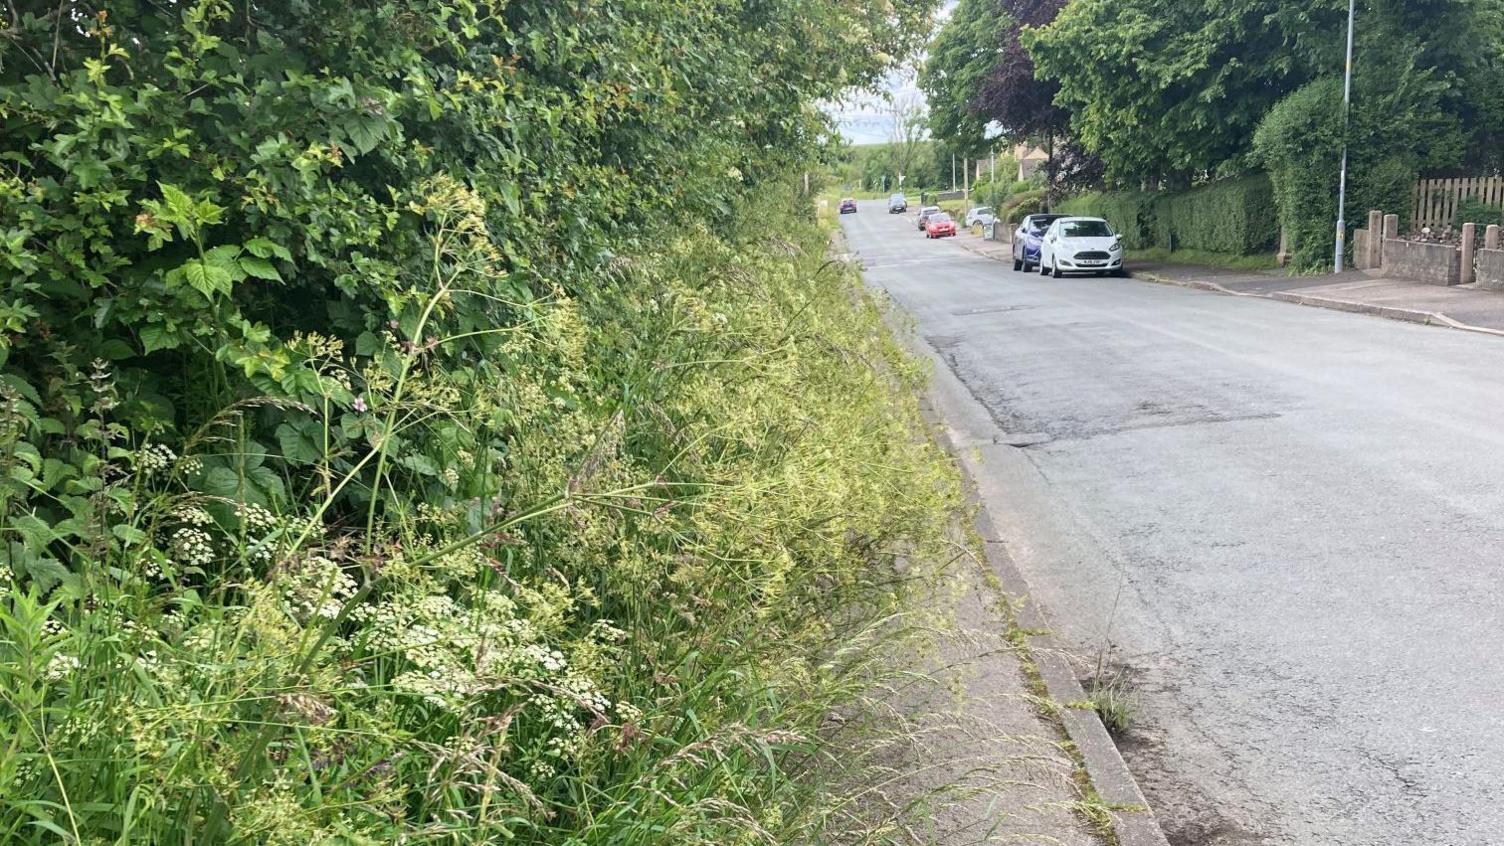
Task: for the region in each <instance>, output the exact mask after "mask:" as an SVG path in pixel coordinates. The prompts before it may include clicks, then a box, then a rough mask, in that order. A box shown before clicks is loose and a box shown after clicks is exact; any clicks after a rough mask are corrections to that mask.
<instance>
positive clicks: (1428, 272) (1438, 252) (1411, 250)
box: [1379, 238, 1462, 285]
mask: <svg viewBox="0 0 1504 846" xmlns="http://www.w3.org/2000/svg"><path fill="white" fill-rule="evenodd" d="M1461 267H1462V264H1461V259H1460V258H1459V257H1458V252H1457V248H1456V247H1453V246H1451V245H1448V244H1432V243H1428V242H1425V241H1403V240H1400V239H1399V238H1385V239H1384V262H1383V267H1382V268H1380V270H1379V275H1380V276H1394V277H1399V278H1404V279H1414V280H1417V281H1419V282H1425V283H1427V284H1430V285H1456V284H1457V282H1458V280H1459V278H1460V277H1461Z"/></svg>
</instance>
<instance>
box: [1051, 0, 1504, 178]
mask: <svg viewBox="0 0 1504 846" xmlns="http://www.w3.org/2000/svg"><path fill="white" fill-rule="evenodd" d="M1346 18H1347V3H1346V2H1345V0H1314V2H1313V1H1312V0H1305V2H1291V0H1216V2H1211V0H1076V2H1073V3H1071V4H1069V5H1068V6H1066V8H1065V9H1064V10H1063V11H1061V13H1060V15H1059V17H1058V18H1056V19H1055V20H1054V22H1053V23H1051V24H1049V25H1048V26H1044V27H1041V28H1036V29H1031V30H1028V31H1026V33H1025V34H1024V36H1023V39H1022V41H1023V44H1024V46H1025V47H1026V48H1027V50H1028V52H1029V54H1030V55H1031V56H1032V57H1033V60H1034V62H1035V63H1036V65H1037V67H1038V71H1039V73H1040V74H1041V75H1042V76H1044V77H1046V78H1048V79H1051V80H1054V81H1056V82H1058V84H1059V86H1060V88H1059V94H1058V96H1056V98H1055V100H1054V102H1055V104H1056V105H1058V106H1061V107H1064V108H1065V109H1067V110H1069V112H1070V114H1071V127H1072V131H1073V132H1074V133H1075V135H1076V136H1077V137H1078V138H1079V139H1080V141H1081V143H1082V145H1083V146H1084V147H1085V148H1086V149H1087V150H1088V151H1091V152H1093V153H1096V154H1098V155H1100V156H1101V157H1102V158H1103V159H1104V160H1105V161H1106V163H1107V169H1108V175H1109V176H1111V177H1114V178H1116V179H1118V180H1119V181H1126V182H1136V181H1139V180H1147V181H1161V180H1164V181H1168V182H1169V183H1170V184H1172V185H1173V184H1185V183H1187V182H1189V181H1191V180H1192V179H1195V178H1200V177H1202V176H1204V175H1207V174H1212V173H1226V172H1241V171H1244V170H1247V169H1249V168H1250V167H1251V166H1253V162H1252V161H1251V160H1250V159H1249V152H1250V143H1251V139H1252V137H1253V132H1254V129H1255V128H1256V127H1257V126H1258V125H1259V122H1260V121H1261V120H1262V119H1263V118H1264V116H1265V115H1266V114H1267V113H1268V112H1269V110H1270V109H1271V108H1272V107H1273V106H1274V104H1275V103H1277V102H1279V101H1280V100H1281V99H1282V98H1283V97H1285V96H1286V95H1288V94H1290V93H1291V92H1293V91H1295V90H1296V89H1298V88H1300V87H1301V86H1303V85H1305V84H1307V83H1309V82H1311V81H1312V80H1314V79H1318V78H1320V77H1323V76H1326V75H1329V74H1333V73H1340V72H1341V68H1342V64H1343V50H1344V47H1345V44H1344V42H1345V32H1346ZM1501 18H1504V14H1501V11H1500V4H1499V2H1498V0H1413V2H1397V0H1365V2H1361V3H1360V5H1359V10H1358V20H1359V27H1358V32H1359V33H1360V39H1361V43H1360V46H1359V52H1358V56H1357V62H1356V65H1357V66H1358V67H1360V68H1361V67H1363V66H1364V65H1368V66H1371V67H1373V68H1376V69H1384V68H1389V67H1393V66H1394V62H1395V61H1396V60H1397V59H1399V58H1402V54H1403V53H1404V52H1405V51H1406V50H1409V49H1410V48H1411V47H1415V48H1416V49H1417V50H1418V53H1417V57H1418V58H1417V67H1418V68H1421V69H1425V68H1430V69H1434V70H1435V71H1436V73H1437V77H1436V78H1437V79H1438V80H1442V81H1445V80H1450V81H1451V84H1449V85H1448V86H1447V87H1446V90H1444V91H1442V92H1440V97H1441V102H1442V104H1443V106H1444V108H1445V109H1446V110H1447V111H1448V112H1451V113H1453V114H1457V115H1458V116H1459V117H1460V118H1462V119H1463V122H1464V126H1465V127H1466V128H1467V129H1468V131H1470V132H1475V133H1483V134H1482V135H1479V137H1480V139H1481V138H1483V137H1486V136H1487V133H1489V132H1493V133H1497V132H1498V129H1499V126H1500V118H1501V117H1504V114H1501V112H1504V110H1500V109H1498V108H1497V107H1496V106H1495V105H1494V104H1493V103H1491V102H1490V101H1491V100H1496V99H1497V98H1487V97H1479V96H1477V93H1478V92H1479V91H1484V90H1490V88H1489V86H1490V85H1497V84H1498V82H1499V74H1500V68H1501V66H1504V63H1501V62H1500V50H1501V43H1504V39H1501V37H1500V27H1501V24H1500V20H1501ZM1365 33H1367V34H1369V35H1370V36H1377V35H1378V34H1379V33H1385V34H1386V35H1385V37H1383V38H1379V37H1367V38H1365V37H1364V34H1365ZM1390 36H1393V37H1390Z"/></svg>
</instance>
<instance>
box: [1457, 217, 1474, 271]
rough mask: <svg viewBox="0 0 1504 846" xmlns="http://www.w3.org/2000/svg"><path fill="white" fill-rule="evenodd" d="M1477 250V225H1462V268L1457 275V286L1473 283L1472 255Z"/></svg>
mask: <svg viewBox="0 0 1504 846" xmlns="http://www.w3.org/2000/svg"><path fill="white" fill-rule="evenodd" d="M1477 248H1478V224H1476V223H1464V224H1462V267H1461V268H1460V270H1461V273H1460V274H1459V275H1458V278H1457V284H1459V285H1470V284H1472V282H1473V278H1474V277H1473V253H1474V252H1475V251H1476V250H1477Z"/></svg>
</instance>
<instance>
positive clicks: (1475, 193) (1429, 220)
mask: <svg viewBox="0 0 1504 846" xmlns="http://www.w3.org/2000/svg"><path fill="white" fill-rule="evenodd" d="M1468 198H1473V199H1477V200H1481V201H1483V202H1485V203H1488V204H1490V205H1495V206H1498V205H1504V177H1500V176H1478V177H1468V178H1459V179H1422V180H1419V181H1417V182H1416V183H1415V191H1414V192H1413V194H1412V198H1411V199H1412V202H1411V206H1410V225H1411V227H1413V228H1415V229H1419V228H1421V227H1422V226H1429V227H1431V228H1432V229H1433V230H1436V231H1438V232H1439V231H1440V230H1442V229H1444V228H1446V227H1448V226H1451V225H1452V223H1453V221H1454V220H1455V218H1456V216H1457V206H1458V204H1460V203H1461V202H1462V201H1463V200H1466V199H1468Z"/></svg>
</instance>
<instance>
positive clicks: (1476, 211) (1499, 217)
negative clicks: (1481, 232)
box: [1453, 197, 1504, 229]
mask: <svg viewBox="0 0 1504 846" xmlns="http://www.w3.org/2000/svg"><path fill="white" fill-rule="evenodd" d="M1464 223H1476V224H1478V226H1479V227H1484V226H1496V225H1499V224H1501V223H1504V208H1500V207H1499V206H1497V205H1493V204H1491V203H1485V202H1483V201H1482V200H1480V199H1478V198H1477V197H1468V198H1467V199H1465V200H1463V201H1462V202H1460V203H1458V204H1457V214H1456V215H1455V218H1454V220H1453V225H1454V226H1456V227H1458V228H1459V229H1460V228H1461V227H1462V224H1464Z"/></svg>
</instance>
